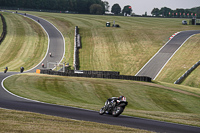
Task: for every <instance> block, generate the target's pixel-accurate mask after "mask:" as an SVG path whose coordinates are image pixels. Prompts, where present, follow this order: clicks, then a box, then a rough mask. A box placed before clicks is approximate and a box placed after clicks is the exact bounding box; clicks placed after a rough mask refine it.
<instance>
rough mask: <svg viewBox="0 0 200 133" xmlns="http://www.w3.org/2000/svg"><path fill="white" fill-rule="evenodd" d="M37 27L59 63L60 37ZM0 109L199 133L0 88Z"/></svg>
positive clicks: (3, 75) (45, 24)
mask: <svg viewBox="0 0 200 133" xmlns="http://www.w3.org/2000/svg"><path fill="white" fill-rule="evenodd" d="M29 17H31V18H32V19H35V20H38V19H40V18H37V17H34V16H29ZM40 23H41V25H42V26H43V27H44V29H46V31H47V29H51V30H49V31H47V32H48V34H49V38H50V39H51V37H52V38H53V39H55V40H54V41H55V42H57V43H56V44H57V45H55V43H54V42H53V41H52V42H51V41H50V43H49V45H50V46H49V48H50V49H49V50H52V51H54V48H55V49H57V50H56V51H54V52H55V53H54V54H55V57H54V58H52V59H51V60H52V62H54V61H59V59H62V56H63V53H62V52H63V46H62V45H64V43H63V42H61V40H62V39H61V38H62V35H61V34H59V33H57V34H54V33H56V32H57V31H56V28H55V27H54V26H52V25H51V24H49V23H48V22H47V21H45V20H40ZM50 35H52V36H50ZM58 43H61V45H60V44H58ZM57 52H58V53H57ZM56 56H58V57H56ZM44 61H49V60H48V57H46V58H45V59H44ZM40 66H41V64H39V65H38V66H37V67H36V68H40ZM36 68H34V69H33V70H31V71H30V72H32V71H34V70H35V69H36ZM12 74H17V72H8V73H0V81H2V80H4V79H5V78H6V77H7V76H10V75H12ZM1 84H3V82H1ZM102 106H103V105H102ZM0 107H1V108H6V109H13V110H21V111H30V112H36V113H42V114H47V115H54V116H60V117H66V118H71V119H77V120H85V121H92V122H99V123H106V124H112V125H121V126H126V127H131V128H139V129H144V130H150V131H156V132H174V133H178V132H181V133H188V132H190V133H192V132H194V133H195V132H196V133H199V132H200V128H198V127H192V126H185V125H179V124H172V123H166V122H160V121H154V120H148V119H141V118H135V117H128V116H122V115H121V116H119V117H112V116H110V115H103V116H101V115H99V114H98V112H96V111H90V110H83V109H78V108H72V107H66V106H59V105H52V104H46V103H41V102H37V101H32V100H28V99H24V98H20V97H18V96H15V95H13V94H11V93H10V92H7V91H6V90H5V89H4V88H3V87H2V86H0Z"/></svg>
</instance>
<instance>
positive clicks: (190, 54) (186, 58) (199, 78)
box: [156, 34, 200, 88]
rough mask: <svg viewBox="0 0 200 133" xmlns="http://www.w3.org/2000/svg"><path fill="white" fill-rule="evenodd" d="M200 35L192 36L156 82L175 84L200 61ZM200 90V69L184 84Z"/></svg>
mask: <svg viewBox="0 0 200 133" xmlns="http://www.w3.org/2000/svg"><path fill="white" fill-rule="evenodd" d="M199 51H200V34H197V35H194V36H192V37H191V38H190V39H189V40H188V41H187V42H186V43H185V44H184V45H183V46H182V47H181V48H180V49H179V51H178V52H177V53H176V54H175V55H174V56H173V57H172V59H171V60H170V61H169V62H168V64H167V65H166V66H165V68H164V69H163V71H162V72H161V73H160V75H159V76H158V77H157V79H156V80H159V81H164V82H169V83H174V82H175V81H176V80H177V79H178V78H179V77H181V76H182V75H183V74H184V73H185V72H186V71H187V70H188V69H190V68H191V67H192V66H193V65H194V64H195V63H196V62H198V61H199V60H200V54H199ZM182 84H183V85H188V86H192V87H198V88H200V67H198V68H197V69H196V70H195V71H193V72H192V73H191V74H190V75H189V77H187V78H186V80H185V81H184V82H183V83H182Z"/></svg>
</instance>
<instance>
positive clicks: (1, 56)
mask: <svg viewBox="0 0 200 133" xmlns="http://www.w3.org/2000/svg"><path fill="white" fill-rule="evenodd" d="M2 14H3V15H4V17H5V19H6V23H7V36H6V38H5V39H4V41H3V42H2V44H1V45H0V61H1V63H0V71H3V68H4V67H6V66H8V69H9V71H19V69H20V67H21V66H23V67H24V68H25V70H28V69H31V68H32V67H34V66H36V65H37V64H38V63H39V62H40V61H41V60H42V59H43V58H44V55H45V54H46V50H47V45H48V40H47V36H46V33H45V31H44V30H43V29H42V28H41V27H40V26H39V25H38V24H37V23H35V22H34V21H32V20H31V19H28V18H26V17H23V16H21V15H18V14H13V13H5V12H3V13H2Z"/></svg>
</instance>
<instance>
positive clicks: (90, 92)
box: [4, 74, 200, 126]
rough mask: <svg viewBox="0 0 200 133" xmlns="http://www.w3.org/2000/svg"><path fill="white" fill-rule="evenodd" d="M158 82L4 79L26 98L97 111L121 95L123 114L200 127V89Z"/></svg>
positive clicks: (26, 76)
mask: <svg viewBox="0 0 200 133" xmlns="http://www.w3.org/2000/svg"><path fill="white" fill-rule="evenodd" d="M162 84H164V83H159V84H155V83H143V82H134V81H123V80H105V79H90V78H75V77H74V78H73V77H59V76H48V75H35V74H23V75H15V76H12V77H11V78H9V79H7V80H6V81H5V82H4V85H5V87H6V88H7V89H8V90H9V91H11V92H13V93H15V94H17V95H20V96H23V97H26V98H30V99H35V100H39V101H43V102H47V103H53V104H59V105H67V106H74V107H80V108H86V109H91V110H99V109H100V108H101V107H102V106H103V105H104V102H105V101H106V100H107V98H109V97H113V96H120V95H124V96H126V97H127V99H128V102H129V105H128V107H127V108H126V109H125V112H124V114H126V115H130V116H137V117H144V118H151V119H157V120H162V121H170V122H175V123H182V124H189V125H195V126H200V122H199V119H200V114H199V112H200V107H199V106H197V105H200V90H195V91H194V89H190V88H187V89H185V90H184V89H179V88H178V87H177V88H176V86H173V87H166V86H165V85H166V84H165V85H162ZM167 86H168V85H167Z"/></svg>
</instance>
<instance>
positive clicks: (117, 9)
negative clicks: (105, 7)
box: [111, 4, 121, 15]
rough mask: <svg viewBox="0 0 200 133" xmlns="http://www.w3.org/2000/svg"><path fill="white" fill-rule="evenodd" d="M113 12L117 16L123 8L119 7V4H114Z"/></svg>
mask: <svg viewBox="0 0 200 133" xmlns="http://www.w3.org/2000/svg"><path fill="white" fill-rule="evenodd" d="M111 12H112V13H114V14H115V15H116V14H119V13H120V12H121V7H120V6H119V4H114V5H113V6H112V9H111Z"/></svg>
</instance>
